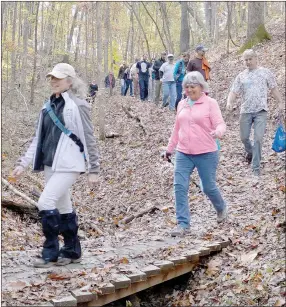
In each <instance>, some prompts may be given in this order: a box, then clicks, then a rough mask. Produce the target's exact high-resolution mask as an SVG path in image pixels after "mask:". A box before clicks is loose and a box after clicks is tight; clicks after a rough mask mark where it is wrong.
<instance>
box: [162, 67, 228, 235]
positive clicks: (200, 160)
mask: <svg viewBox="0 0 286 307" xmlns="http://www.w3.org/2000/svg"><path fill="white" fill-rule="evenodd" d="M183 88H184V91H185V93H186V95H187V98H186V99H184V100H181V101H180V102H179V105H178V111H177V115H176V120H175V125H174V128H173V132H172V135H171V138H170V140H169V144H168V147H167V150H166V152H165V154H164V156H163V158H164V160H168V159H170V157H171V156H172V154H173V152H174V150H175V149H176V156H175V159H176V161H175V169H174V190H175V205H176V218H177V226H176V227H175V228H174V229H173V230H172V232H171V236H173V237H175V236H183V235H184V234H186V233H188V232H189V230H190V209H189V204H188V191H189V185H190V176H191V174H192V172H193V170H194V169H195V168H197V170H198V173H199V176H200V178H201V180H202V184H203V188H204V193H205V194H206V195H207V196H208V198H209V199H210V201H211V202H212V204H213V206H214V208H215V210H216V212H217V222H218V223H221V222H223V221H224V220H225V219H226V217H227V207H226V204H225V201H224V200H223V198H222V196H221V194H220V191H219V189H218V188H217V186H216V170H217V167H218V162H219V159H218V147H217V143H216V140H215V139H216V138H221V137H222V136H223V135H224V133H225V131H226V125H225V122H224V120H223V118H222V115H221V111H220V108H219V105H218V103H217V101H216V100H214V99H213V98H210V97H209V96H207V95H206V94H205V92H206V91H207V90H208V84H207V83H206V81H205V80H204V77H203V76H202V74H201V73H199V72H197V71H193V72H190V73H188V74H187V75H186V76H185V77H184V79H183Z"/></svg>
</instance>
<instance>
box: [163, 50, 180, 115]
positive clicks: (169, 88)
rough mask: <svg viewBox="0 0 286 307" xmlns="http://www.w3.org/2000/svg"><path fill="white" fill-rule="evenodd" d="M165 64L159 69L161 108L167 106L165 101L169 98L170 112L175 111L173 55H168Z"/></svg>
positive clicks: (175, 95)
mask: <svg viewBox="0 0 286 307" xmlns="http://www.w3.org/2000/svg"><path fill="white" fill-rule="evenodd" d="M167 60H168V61H167V62H165V63H164V64H163V65H162V66H161V67H160V69H159V73H160V78H161V80H162V83H163V105H162V107H166V106H167V104H168V103H167V100H168V98H169V96H170V105H169V109H170V110H171V111H174V110H175V102H176V97H177V90H176V81H175V79H174V69H175V64H174V55H173V54H171V53H170V54H168V55H167Z"/></svg>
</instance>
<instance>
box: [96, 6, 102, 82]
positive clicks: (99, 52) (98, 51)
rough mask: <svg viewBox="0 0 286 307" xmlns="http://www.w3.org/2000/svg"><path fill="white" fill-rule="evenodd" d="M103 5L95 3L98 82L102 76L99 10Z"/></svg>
mask: <svg viewBox="0 0 286 307" xmlns="http://www.w3.org/2000/svg"><path fill="white" fill-rule="evenodd" d="M102 5H103V3H102V2H96V37H97V46H96V47H97V73H98V77H99V79H100V80H102V79H103V75H102V27H101V12H102V10H101V8H102Z"/></svg>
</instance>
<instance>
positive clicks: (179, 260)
mask: <svg viewBox="0 0 286 307" xmlns="http://www.w3.org/2000/svg"><path fill="white" fill-rule="evenodd" d="M169 261H171V262H174V264H175V265H181V264H184V263H186V262H188V260H187V258H186V257H184V256H180V257H174V258H170V259H169Z"/></svg>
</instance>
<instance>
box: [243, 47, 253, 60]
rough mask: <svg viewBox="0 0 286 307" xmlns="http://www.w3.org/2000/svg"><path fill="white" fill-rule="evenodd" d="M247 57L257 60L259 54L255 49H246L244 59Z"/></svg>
mask: <svg viewBox="0 0 286 307" xmlns="http://www.w3.org/2000/svg"><path fill="white" fill-rule="evenodd" d="M246 56H251V57H254V58H257V53H256V52H255V51H254V50H253V49H246V50H245V51H244V52H243V54H242V57H243V58H245V57H246Z"/></svg>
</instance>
